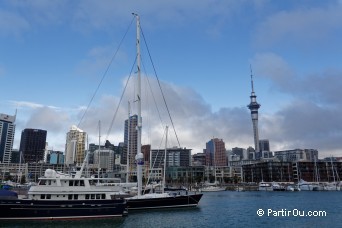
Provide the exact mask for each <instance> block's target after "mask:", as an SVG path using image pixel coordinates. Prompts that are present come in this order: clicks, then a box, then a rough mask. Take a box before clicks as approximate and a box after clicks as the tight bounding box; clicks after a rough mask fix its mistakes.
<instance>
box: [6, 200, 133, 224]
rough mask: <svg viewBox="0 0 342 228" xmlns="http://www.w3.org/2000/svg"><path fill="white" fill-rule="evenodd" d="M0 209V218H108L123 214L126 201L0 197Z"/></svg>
mask: <svg viewBox="0 0 342 228" xmlns="http://www.w3.org/2000/svg"><path fill="white" fill-rule="evenodd" d="M0 211H1V213H0V220H66V219H87V218H89V219H91V218H109V217H121V216H124V215H125V214H126V201H125V200H124V199H112V200H28V199H0Z"/></svg>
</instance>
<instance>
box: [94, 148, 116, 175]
mask: <svg viewBox="0 0 342 228" xmlns="http://www.w3.org/2000/svg"><path fill="white" fill-rule="evenodd" d="M114 162H115V154H114V151H113V150H111V149H100V150H95V152H94V165H95V166H96V167H97V168H100V169H101V170H102V171H101V172H103V171H107V172H113V170H114Z"/></svg>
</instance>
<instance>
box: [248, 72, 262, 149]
mask: <svg viewBox="0 0 342 228" xmlns="http://www.w3.org/2000/svg"><path fill="white" fill-rule="evenodd" d="M251 86H252V92H251V96H250V98H251V103H249V105H248V106H247V107H248V108H249V110H251V116H252V122H253V135H254V146H255V147H254V148H255V152H259V151H260V148H259V130H258V109H259V108H260V104H258V102H257V101H256V97H257V96H256V95H255V92H254V84H253V73H252V67H251Z"/></svg>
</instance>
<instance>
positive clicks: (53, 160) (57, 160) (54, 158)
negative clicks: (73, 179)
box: [48, 150, 64, 164]
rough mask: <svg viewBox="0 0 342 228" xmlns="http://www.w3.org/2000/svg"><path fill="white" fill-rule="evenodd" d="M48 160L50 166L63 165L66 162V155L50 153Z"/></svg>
mask: <svg viewBox="0 0 342 228" xmlns="http://www.w3.org/2000/svg"><path fill="white" fill-rule="evenodd" d="M48 158H49V159H48V161H49V162H48V163H49V164H63V162H64V155H63V152H61V151H52V150H51V151H49V153H48Z"/></svg>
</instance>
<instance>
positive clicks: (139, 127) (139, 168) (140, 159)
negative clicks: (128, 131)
mask: <svg viewBox="0 0 342 228" xmlns="http://www.w3.org/2000/svg"><path fill="white" fill-rule="evenodd" d="M133 15H134V16H135V18H136V20H137V43H136V46H137V68H138V69H137V71H138V78H137V80H138V82H137V87H138V88H137V105H138V124H137V131H138V139H137V155H136V156H135V160H136V162H137V180H138V196H140V195H141V190H142V166H143V165H144V156H143V154H142V153H141V130H142V120H141V99H140V98H141V95H140V94H141V72H140V18H139V15H138V14H135V13H133Z"/></svg>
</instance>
